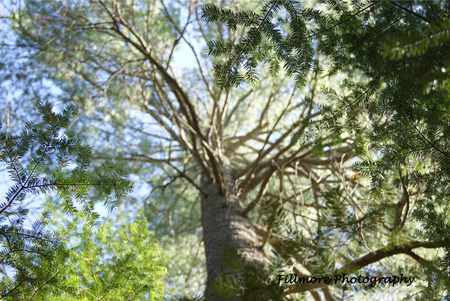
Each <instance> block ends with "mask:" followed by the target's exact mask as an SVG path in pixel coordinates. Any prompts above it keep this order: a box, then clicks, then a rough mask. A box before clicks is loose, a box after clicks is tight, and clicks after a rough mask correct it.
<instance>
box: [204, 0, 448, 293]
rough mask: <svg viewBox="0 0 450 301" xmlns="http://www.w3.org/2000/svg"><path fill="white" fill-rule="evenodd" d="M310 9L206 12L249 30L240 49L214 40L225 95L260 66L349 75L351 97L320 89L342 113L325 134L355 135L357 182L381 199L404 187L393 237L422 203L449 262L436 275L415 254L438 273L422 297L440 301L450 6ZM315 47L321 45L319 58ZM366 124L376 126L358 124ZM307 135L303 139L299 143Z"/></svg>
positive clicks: (359, 4)
mask: <svg viewBox="0 0 450 301" xmlns="http://www.w3.org/2000/svg"><path fill="white" fill-rule="evenodd" d="M304 4H305V2H302V1H283V0H281V1H279V0H273V1H267V2H266V3H265V4H264V5H263V8H262V10H261V12H260V13H259V14H255V13H250V12H230V11H227V10H223V9H220V8H219V7H217V6H214V5H206V6H204V8H203V18H204V19H205V20H206V21H208V22H211V21H216V20H219V21H222V22H224V23H225V24H227V26H228V27H229V28H230V30H237V27H236V24H237V25H241V26H242V27H244V29H245V30H246V35H245V38H244V39H242V40H241V41H238V42H237V43H235V44H233V43H230V44H226V45H225V44H221V43H220V42H218V41H210V42H209V44H208V46H209V53H210V54H211V55H213V56H222V58H224V61H223V62H219V63H218V64H216V65H215V75H216V76H217V77H218V78H219V83H220V84H221V85H222V87H223V88H225V89H229V88H230V87H231V86H232V85H239V84H241V83H243V82H253V81H254V80H255V79H256V78H257V75H256V73H255V71H254V70H255V69H256V65H257V64H258V63H263V64H265V65H267V66H268V67H269V68H270V70H272V73H274V75H275V74H276V72H275V71H277V70H279V69H280V65H282V66H283V68H284V69H285V71H286V72H287V73H288V74H295V75H296V80H295V84H296V85H300V86H301V85H302V84H303V78H304V77H303V76H302V75H303V74H305V72H307V71H309V70H313V69H314V68H316V69H317V70H321V71H323V74H324V77H328V78H332V76H336V75H341V76H342V75H345V76H346V78H345V80H344V81H343V82H342V83H343V85H342V88H343V89H346V90H347V91H349V92H348V93H345V94H344V95H343V94H342V93H340V92H339V91H336V90H333V89H326V90H323V91H321V92H322V94H323V95H324V96H326V97H327V98H328V99H329V100H331V101H332V103H333V104H334V106H333V107H322V110H321V115H322V116H323V118H322V119H321V122H320V123H319V124H320V126H319V127H321V128H322V129H323V128H327V129H329V130H331V131H333V132H335V133H339V132H341V131H342V130H343V129H344V128H345V127H347V128H348V127H350V129H351V132H352V133H353V135H354V136H353V137H354V139H355V145H354V146H355V149H356V152H357V155H358V156H359V157H360V158H361V159H362V161H360V162H359V163H357V164H355V165H354V166H353V169H354V171H355V172H356V175H358V177H361V176H368V177H370V178H371V184H372V190H371V192H372V196H373V197H375V198H378V199H381V198H382V196H383V193H382V192H383V191H385V190H386V189H388V186H389V185H390V184H393V185H394V186H395V187H397V188H400V189H403V197H402V198H401V200H400V201H399V202H398V203H397V204H396V207H397V208H396V210H397V213H396V218H395V221H394V225H393V227H392V228H391V230H394V232H395V231H396V230H398V229H399V227H402V226H403V224H404V223H405V220H406V219H407V217H408V214H409V213H410V205H411V202H410V199H409V196H410V195H411V194H415V195H420V196H421V198H420V200H419V201H418V205H419V206H417V207H416V209H415V210H414V211H413V213H412V215H413V216H414V217H415V218H416V219H417V220H419V221H420V222H421V223H422V225H423V229H424V232H425V233H422V235H424V236H425V237H427V238H429V239H430V240H431V241H433V242H435V243H437V244H439V245H441V246H444V248H445V252H446V255H445V256H443V257H442V258H439V259H436V260H435V261H434V264H435V265H434V267H432V264H431V262H428V261H427V260H424V259H423V258H421V257H419V256H417V255H416V254H414V253H412V252H411V253H410V255H412V256H413V258H414V259H415V260H417V261H419V262H420V263H421V264H422V265H423V266H424V267H425V269H426V270H427V271H428V272H429V275H430V276H429V285H428V287H427V288H426V289H425V290H424V291H423V293H424V296H422V297H424V298H426V296H428V297H435V296H436V294H437V293H438V292H441V293H442V290H444V291H445V290H448V289H449V288H450V281H449V280H450V274H449V271H450V269H449V268H450V266H449V264H450V260H449V259H450V219H449V214H448V212H449V210H450V207H449V206H450V194H449V191H450V189H449V186H450V185H449V184H450V178H449V170H450V126H449V125H450V119H449V116H450V115H449V108H450V97H449V96H450V94H449V87H450V85H449V84H450V81H449V77H448V72H449V68H450V64H449V62H450V61H449V47H448V45H449V42H450V27H449V26H450V22H449V17H450V16H449V11H450V4H449V1H430V0H426V1H334V0H322V1H316V5H315V7H308V6H304ZM232 20H235V21H234V23H233V21H232ZM312 45H317V50H318V55H317V56H316V57H313V56H312V54H311V47H312ZM224 56H225V57H224ZM241 73H243V74H244V75H242V74H241ZM361 117H364V118H367V119H366V120H367V121H368V122H369V123H370V124H371V126H369V127H366V128H362V127H361V126H358V125H357V120H358V119H361ZM302 136H303V137H304V134H303V133H294V135H293V138H294V140H299V139H301V138H302ZM373 154H377V156H376V158H375V159H374V155H373ZM392 172H394V173H397V176H392ZM390 174H391V175H390ZM437 267H438V268H437ZM440 284H441V285H443V287H442V286H440ZM447 297H448V295H447Z"/></svg>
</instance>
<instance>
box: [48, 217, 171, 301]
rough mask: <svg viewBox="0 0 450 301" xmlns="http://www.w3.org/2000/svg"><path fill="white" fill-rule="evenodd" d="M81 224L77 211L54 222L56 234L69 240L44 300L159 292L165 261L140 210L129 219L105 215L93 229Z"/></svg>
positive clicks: (145, 296)
mask: <svg viewBox="0 0 450 301" xmlns="http://www.w3.org/2000/svg"><path fill="white" fill-rule="evenodd" d="M55 214H56V213H55ZM60 218H62V217H60ZM80 224H81V225H83V221H82V219H81V218H80V217H79V216H77V217H75V218H74V219H73V220H72V221H70V222H64V223H63V224H61V225H59V226H58V233H59V235H61V236H62V237H65V238H66V239H67V240H68V241H70V243H69V242H68V243H66V246H67V248H68V249H69V251H68V252H69V257H68V259H67V261H66V263H65V266H66V269H65V271H64V277H62V278H61V281H60V283H58V285H57V286H54V287H53V288H52V290H51V293H50V294H42V298H43V300H61V299H63V300H161V299H162V298H163V296H164V294H165V293H166V291H165V284H164V282H163V281H162V279H163V278H164V274H165V273H166V268H165V267H164V265H165V264H166V261H165V258H164V256H163V254H162V250H161V249H160V248H159V247H158V245H157V244H156V242H155V241H154V235H153V233H151V232H149V230H148V228H147V221H146V218H145V217H144V216H143V214H142V212H140V213H139V216H138V218H137V219H136V220H135V221H134V222H133V223H129V222H128V221H127V220H124V219H123V218H122V219H119V220H114V221H113V220H105V221H104V223H103V225H102V226H100V227H98V229H96V230H95V229H93V228H92V227H89V226H88V225H86V224H84V225H83V226H81V227H80Z"/></svg>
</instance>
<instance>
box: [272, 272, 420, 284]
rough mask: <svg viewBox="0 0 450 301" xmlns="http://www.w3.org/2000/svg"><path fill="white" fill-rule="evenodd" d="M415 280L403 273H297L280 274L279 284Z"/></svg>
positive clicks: (403, 281)
mask: <svg viewBox="0 0 450 301" xmlns="http://www.w3.org/2000/svg"><path fill="white" fill-rule="evenodd" d="M413 281H414V277H404V276H403V274H400V275H399V276H395V275H393V276H387V277H377V276H363V275H359V276H346V275H345V274H341V275H335V276H334V277H330V276H298V275H297V274H287V275H285V274H279V275H278V285H281V284H283V283H289V284H308V283H325V284H331V283H333V284H338V283H342V284H356V283H359V284H368V285H370V286H371V287H374V286H375V285H377V284H382V283H384V284H392V286H395V285H396V284H402V283H405V284H406V286H410V285H411V284H412V283H413Z"/></svg>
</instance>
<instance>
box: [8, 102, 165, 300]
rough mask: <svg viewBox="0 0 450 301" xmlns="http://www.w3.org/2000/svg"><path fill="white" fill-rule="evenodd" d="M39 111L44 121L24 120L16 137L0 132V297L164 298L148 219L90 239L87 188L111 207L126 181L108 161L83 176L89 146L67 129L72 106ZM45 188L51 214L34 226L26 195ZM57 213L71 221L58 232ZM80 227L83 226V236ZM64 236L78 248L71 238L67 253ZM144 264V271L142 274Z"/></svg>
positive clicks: (41, 107) (90, 203)
mask: <svg viewBox="0 0 450 301" xmlns="http://www.w3.org/2000/svg"><path fill="white" fill-rule="evenodd" d="M38 109H39V111H40V114H41V115H42V122H35V123H31V122H30V123H27V125H26V127H25V129H24V130H23V131H22V132H21V135H20V136H14V135H13V134H12V133H3V132H2V133H0V140H1V141H2V148H1V157H0V159H1V162H2V163H3V164H4V165H6V167H7V170H8V172H9V175H10V177H11V179H12V180H13V185H12V187H11V188H10V189H9V191H8V193H7V195H6V200H5V202H3V203H2V204H1V206H0V207H1V209H0V222H1V226H0V243H1V244H0V254H1V255H0V256H1V264H2V273H3V275H2V278H1V279H0V294H1V298H2V299H4V300H19V299H20V300H60V298H62V297H64V299H65V300H66V299H73V300H80V299H81V298H82V299H83V300H93V299H95V300H99V299H100V298H104V297H105V296H107V295H108V294H110V295H113V296H110V297H109V299H113V298H118V299H122V298H125V297H126V298H127V299H129V300H132V299H135V298H137V297H146V298H147V299H149V300H150V299H151V300H158V299H161V298H162V295H163V293H164V283H163V282H162V281H161V280H160V279H161V278H162V277H163V274H164V271H165V269H164V267H163V266H162V265H163V261H162V260H163V258H162V257H161V251H160V250H159V249H158V247H157V246H156V244H155V243H154V242H152V235H151V234H150V233H149V232H148V229H147V227H146V222H144V221H145V219H141V221H140V222H136V223H134V224H132V225H129V226H127V227H124V226H122V227H121V229H120V228H119V223H116V226H115V227H116V229H117V228H119V229H120V231H116V233H112V227H111V226H109V227H108V226H103V227H101V228H100V229H99V230H98V233H96V235H95V236H94V231H93V229H92V225H93V223H94V221H95V220H96V219H97V213H96V212H95V211H94V202H93V198H92V197H93V195H90V196H89V195H88V193H89V194H91V190H92V188H95V189H96V191H97V193H98V195H99V196H100V197H101V199H102V200H104V204H105V206H107V207H109V208H110V209H111V210H112V208H113V207H114V206H115V205H116V204H117V203H118V202H119V200H120V198H122V197H123V196H124V194H125V193H127V192H129V191H130V190H131V188H132V185H131V182H130V181H128V180H125V179H123V176H124V174H123V171H121V170H120V169H119V168H116V167H114V166H112V165H111V164H106V163H105V164H103V166H102V168H103V172H102V173H101V174H98V176H97V177H94V176H91V175H89V174H88V172H87V168H88V166H89V163H90V158H89V155H90V148H89V147H88V146H85V145H81V144H80V142H78V141H77V140H75V139H74V136H73V134H72V133H70V131H66V129H67V126H68V125H69V124H70V122H71V119H72V118H73V116H74V114H75V108H74V107H73V106H68V107H66V108H65V109H63V110H62V112H61V113H60V114H57V113H54V112H53V111H52V106H51V105H50V103H48V102H47V103H40V104H39V105H38ZM73 159H74V160H73ZM72 160H73V161H74V162H76V163H75V164H72V162H73V161H72ZM50 191H56V192H57V196H56V197H55V198H53V202H52V201H49V202H50V203H49V205H48V206H46V207H47V209H49V208H50V207H51V208H52V211H53V214H51V213H50V212H49V210H45V211H44V212H43V213H42V217H41V218H40V219H38V220H36V221H33V218H30V217H29V211H30V208H29V207H30V204H29V203H27V202H26V199H27V197H28V195H29V194H35V195H37V194H42V193H43V194H48V192H50ZM75 200H76V201H77V203H78V205H79V206H78V209H77V208H76V206H75V203H74V201H75ZM80 209H82V211H79V210H80ZM57 212H63V213H65V215H66V217H67V215H69V214H70V215H71V216H73V217H75V219H74V220H73V221H72V222H71V223H68V222H62V224H60V227H62V228H64V227H66V228H64V229H59V231H57V232H54V231H51V228H52V226H54V225H55V224H54V222H51V219H52V218H55V217H56V216H57V215H58V213H57ZM30 224H31V228H30V227H29V225H30ZM68 225H70V227H68ZM79 225H84V228H83V229H82V230H81V231H80V230H79V229H77V226H79ZM69 229H70V232H69ZM77 231H78V232H79V233H77ZM67 235H70V236H71V238H76V237H78V244H76V243H74V242H73V241H72V246H71V248H70V249H69V248H68V247H67V243H65V242H64V241H63V240H65V239H64V238H63V237H64V236H67ZM67 240H69V239H67ZM121 240H123V241H125V242H127V244H123V243H120V241H121ZM142 267H145V270H144V271H140V269H141V268H142ZM91 277H92V278H93V279H90V278H91ZM90 281H93V283H94V284H93V285H92V286H91V284H90ZM100 281H101V284H100V283H99V282H100Z"/></svg>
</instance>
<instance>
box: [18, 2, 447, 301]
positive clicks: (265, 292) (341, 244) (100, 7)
mask: <svg viewBox="0 0 450 301" xmlns="http://www.w3.org/2000/svg"><path fill="white" fill-rule="evenodd" d="M330 3H331V2H330ZM238 4H239V8H240V9H245V8H248V9H249V10H250V9H252V8H254V7H252V5H251V4H247V3H245V2H242V1H239V2H234V1H229V2H226V3H225V2H223V3H221V5H222V6H223V7H224V10H218V11H217V14H216V17H214V18H215V19H214V18H212V19H209V21H212V22H213V23H205V22H203V21H202V20H201V18H200V16H199V14H201V13H200V6H199V3H197V2H182V1H180V2H176V1H174V2H170V5H169V3H165V2H156V1H145V2H139V1H135V2H131V3H129V2H125V1H100V0H99V1H77V2H76V3H73V2H57V1H48V2H45V5H43V4H42V2H36V1H25V2H23V5H21V6H20V10H19V9H16V10H14V11H12V12H11V21H12V24H13V28H14V30H15V32H16V33H17V34H18V36H19V37H18V39H17V41H16V43H15V44H14V45H13V46H14V47H19V46H23V48H24V49H26V52H25V53H26V55H27V58H28V59H30V60H31V61H32V62H33V64H36V65H38V68H40V70H43V71H45V72H47V74H48V77H47V79H48V80H50V81H51V82H52V84H53V85H55V86H57V87H59V89H60V90H61V94H62V98H63V99H66V100H67V101H75V102H77V103H78V104H79V105H81V106H83V108H84V110H85V111H84V113H85V114H84V115H82V116H81V117H80V120H83V121H84V123H78V125H77V126H79V127H80V128H83V127H84V130H83V132H84V133H85V134H86V135H87V134H95V135H94V136H91V139H95V141H93V143H92V145H93V148H94V149H95V157H96V158H99V159H103V158H111V157H114V158H115V159H117V160H120V161H122V162H124V164H126V165H127V167H129V168H131V169H132V170H135V171H136V174H137V176H138V177H141V178H142V179H144V181H142V182H141V183H142V186H138V190H139V191H142V194H141V195H140V197H143V196H145V193H146V192H147V197H148V202H147V212H148V216H149V217H152V218H151V220H152V222H153V227H155V229H156V231H157V232H156V233H157V234H158V235H167V236H166V237H167V238H166V239H165V241H166V242H167V243H180V242H185V243H187V244H188V246H192V244H193V243H195V239H192V238H193V237H196V236H197V237H199V236H200V234H202V237H203V239H202V243H203V245H204V250H205V257H206V270H207V274H208V276H207V281H206V291H205V297H206V299H207V300H214V299H217V300H223V299H231V298H236V299H249V298H254V299H269V298H273V299H277V298H282V297H283V296H285V295H292V294H295V293H301V292H308V294H310V295H311V296H313V298H315V299H321V298H322V296H323V297H325V298H326V299H332V298H333V294H341V293H342V291H343V290H345V287H342V286H341V285H337V286H330V287H328V286H325V285H317V284H305V285H302V286H300V285H297V286H292V287H287V288H282V287H278V286H277V285H276V284H275V283H273V282H271V278H270V277H269V276H270V274H271V273H278V272H277V269H284V270H286V271H287V270H290V271H293V272H295V273H297V274H298V275H324V274H326V275H335V274H342V273H353V272H356V271H359V272H360V273H364V274H367V275H373V274H374V273H376V274H379V275H381V274H386V273H387V271H389V270H390V271H398V267H399V266H403V267H404V271H405V273H406V271H407V272H408V273H409V274H410V275H420V271H419V270H418V268H417V265H416V264H414V263H412V262H411V261H410V259H408V258H406V257H398V256H396V260H389V261H388V260H383V259H385V258H388V257H392V256H395V255H397V254H400V253H408V254H410V252H411V250H413V249H416V248H419V247H425V248H435V247H437V246H438V245H436V244H434V243H431V242H427V241H419V240H417V238H416V237H413V236H411V235H403V234H404V233H412V231H413V230H414V229H417V225H416V223H414V222H413V221H411V220H410V219H409V218H407V217H408V216H409V215H408V213H406V214H405V215H401V216H400V217H401V218H400V222H399V221H398V218H397V216H398V211H399V210H398V208H397V207H396V206H395V204H396V203H398V200H401V199H403V198H402V196H406V195H408V196H410V193H409V192H408V190H405V189H403V187H400V188H398V187H395V185H387V186H386V187H385V188H384V190H383V191H379V194H378V196H377V197H374V196H373V194H371V193H370V187H364V184H368V179H365V178H359V174H356V175H355V174H354V173H353V172H351V171H350V169H349V166H350V164H351V162H352V161H351V159H352V158H353V157H355V155H357V156H363V155H364V152H365V147H362V146H366V145H364V144H363V143H366V142H367V141H368V140H366V137H367V135H368V134H367V133H368V132H369V133H370V132H372V131H373V128H374V127H377V126H378V125H379V124H380V123H381V122H383V121H384V120H383V119H382V120H378V121H376V119H371V118H370V117H372V115H370V113H371V112H370V111H369V110H367V109H366V108H364V106H363V104H362V103H355V105H354V106H352V110H355V112H356V111H358V112H360V115H358V116H360V117H359V118H348V119H347V118H344V117H346V116H344V114H343V112H344V111H345V110H341V105H340V104H341V103H340V102H336V101H335V99H336V97H340V98H343V99H348V97H344V96H348V95H350V94H351V93H350V91H351V90H350V89H353V88H362V87H364V86H366V87H368V88H370V87H371V86H370V84H369V85H367V84H366V85H364V75H363V73H362V72H360V73H357V72H355V73H354V74H355V75H357V76H359V77H360V78H361V83H352V82H348V81H347V82H346V81H345V78H346V77H345V73H342V75H339V74H337V73H331V74H330V76H328V77H326V79H327V80H328V81H325V80H324V79H323V76H324V75H328V74H329V71H330V70H332V69H330V70H329V69H328V68H326V64H327V63H331V62H333V60H334V58H335V57H336V56H334V57H324V56H323V54H324V53H325V54H326V51H328V50H327V49H324V47H326V46H328V47H332V45H333V44H332V43H331V42H329V43H328V44H326V43H319V42H320V41H319V40H314V39H310V38H311V36H312V37H314V36H315V34H316V32H315V29H316V28H314V27H313V25H314V24H312V23H311V21H312V20H318V21H320V22H321V23H318V24H319V25H320V26H322V25H323V26H325V25H326V24H329V25H330V26H329V27H326V28H327V29H330V28H331V29H333V28H339V25H340V23H339V22H341V21H345V20H344V19H345V18H346V17H348V13H345V14H343V15H344V17H342V18H343V19H342V20H339V21H338V22H337V23H336V22H334V19H333V18H335V17H336V16H337V17H339V16H340V15H339V14H338V13H336V12H335V11H333V10H332V9H334V8H336V10H337V9H338V8H339V4H336V5H335V6H332V7H331V9H330V8H329V10H328V11H326V15H324V14H321V13H320V12H319V11H318V9H320V8H321V7H320V6H311V7H315V8H316V9H314V8H311V9H306V10H305V11H301V14H300V13H297V12H298V6H297V5H296V4H293V2H283V1H280V2H268V3H267V4H266V5H265V6H264V7H263V9H262V13H261V14H257V13H254V12H246V13H235V11H234V10H232V9H234V8H236V6H237V5H238ZM253 5H255V4H253ZM374 5H375V4H374ZM282 8H284V9H285V10H284V9H282ZM329 11H331V13H329V14H328V12H329ZM343 11H344V12H346V10H343ZM356 12H358V10H356ZM363 12H365V10H363ZM212 13H214V12H211V14H212ZM356 15H359V14H356ZM220 16H222V17H220ZM289 16H296V18H293V19H292V22H291V23H289V22H288V21H289V20H288V19H289V18H288V17H289ZM360 16H361V18H362V19H363V18H364V17H370V15H364V14H362V15H360ZM272 17H274V18H272ZM216 21H226V24H225V25H224V24H223V23H221V22H216ZM328 21H329V23H326V22H328ZM311 24H312V25H311ZM242 25H245V26H250V27H251V28H250V30H249V31H248V32H247V31H246V30H245V28H243V27H242ZM288 25H289V26H291V28H294V30H291V31H290V32H288V31H286V30H285V28H287V27H288ZM261 31H263V33H264V34H265V35H266V36H267V37H269V39H267V38H265V37H264V35H263V34H261ZM271 37H275V38H273V40H272V41H270V38H271ZM213 39H215V40H216V41H217V42H216V44H211V43H210V44H209V46H210V51H211V53H212V54H218V55H221V54H227V52H226V51H227V50H226V49H229V47H234V48H232V49H234V50H232V51H231V53H232V54H235V53H238V55H237V58H238V59H237V62H238V64H237V65H236V64H235V63H236V62H235V61H233V60H236V59H235V56H232V58H233V59H232V60H231V62H228V63H225V64H222V65H219V68H216V75H221V74H225V78H222V79H221V80H219V81H218V82H217V81H216V80H215V79H214V78H213V75H212V74H210V73H209V71H208V70H209V68H211V67H212V65H213V63H215V62H218V61H220V58H210V57H208V56H206V55H205V52H204V50H205V49H206V41H210V40H213ZM199 41H200V42H199ZM316 41H319V42H316ZM259 42H263V44H262V46H261V47H254V45H259ZM300 42H301V43H300ZM232 45H234V46H232ZM252 45H253V46H252ZM273 45H275V46H273ZM289 45H291V46H289ZM222 46H223V47H222ZM14 47H13V49H14ZM177 47H184V48H185V49H189V50H190V52H191V55H192V56H191V58H192V61H193V62H194V64H193V66H188V67H186V68H185V69H184V71H183V70H180V69H179V68H178V69H177V64H179V62H180V60H177V54H176V50H177ZM286 47H287V48H286ZM289 47H290V48H289ZM222 48H223V49H222ZM224 49H225V50H224ZM214 51H216V52H215V53H213V52H214ZM266 54H269V56H267V55H266ZM267 57H269V58H270V60H269V61H270V62H271V68H259V66H258V62H260V61H261V59H264V58H267ZM185 60H187V59H186V58H185ZM242 60H243V62H244V67H245V68H247V69H246V73H245V74H244V75H242V76H241V75H239V73H238V71H240V70H239V67H238V66H239V62H241V61H242ZM284 61H286V62H287V63H286V64H285V66H286V67H285V70H283V69H282V68H278V66H279V64H278V62H284ZM236 66H237V67H236ZM230 68H231V70H232V73H231V75H233V76H228V75H226V74H229V73H228V72H229V70H230ZM277 69H279V72H278V73H277V76H276V77H272V76H271V75H274V74H275V71H276V70H277ZM335 70H336V72H337V71H339V69H335ZM344 71H345V70H344ZM257 73H258V74H259V75H260V78H261V80H262V81H261V82H263V83H264V85H262V84H259V85H256V86H254V87H250V86H248V85H245V86H243V87H241V88H233V86H235V85H236V84H237V83H239V82H240V79H241V78H244V79H247V80H254V79H255V76H256V74H257ZM293 74H295V76H296V81H295V83H294V84H292V82H291V81H290V80H289V76H290V75H293ZM230 78H231V79H234V81H232V82H231V84H229V85H228V86H226V85H225V84H226V83H227V82H228V79H230ZM343 81H344V83H346V85H343V86H342V85H341V82H343ZM218 84H219V85H218ZM222 87H226V88H229V89H223V88H222ZM373 89H375V88H373ZM320 91H328V92H329V93H319V92H320ZM360 95H361V94H360ZM364 95H365V94H362V96H359V97H364ZM352 97H353V95H352ZM354 97H356V98H357V99H359V98H358V96H357V94H355V95H354ZM329 112H334V113H335V114H336V112H338V113H339V114H338V115H337V116H336V117H335V119H337V117H338V116H339V115H340V116H342V118H340V119H342V123H340V124H335V125H334V126H333V127H331V128H330V127H326V128H324V127H321V124H323V123H322V122H323V121H324V120H326V119H327V116H326V113H329ZM339 121H341V120H339ZM86 129H87V130H86ZM293 132H295V133H296V134H295V137H297V138H301V141H302V144H301V146H300V147H299V145H298V143H297V142H296V141H295V139H294V140H291V137H290V136H291V133H293ZM167 167H170V168H167ZM410 171H411V168H409V167H405V168H404V170H403V171H402V173H398V172H397V171H396V173H394V172H389V173H386V174H385V175H384V176H386V177H387V176H390V177H393V178H398V179H401V178H402V177H403V175H404V174H405V173H409V172H410ZM168 179H169V180H168ZM145 182H147V183H150V184H147V185H146V183H145ZM187 187H189V188H187ZM150 189H153V194H152V195H150V196H148V192H149V191H150ZM138 197H139V196H138ZM418 197H419V194H414V193H412V194H411V198H410V200H411V202H406V203H407V204H409V205H410V208H413V207H414V204H413V203H414V201H415V200H416V198H418ZM407 211H408V210H407ZM400 213H402V211H401V212H400ZM380 229H382V230H380ZM399 229H401V230H402V231H404V232H401V233H402V235H399V234H398V233H400V232H399ZM183 247H184V248H185V249H188V250H189V249H193V250H194V252H192V253H191V254H190V253H187V254H188V255H191V256H190V257H191V258H194V259H195V258H199V256H198V255H199V254H200V255H201V253H200V252H198V251H197V250H198V249H197V248H189V247H186V245H184V246H183ZM421 255H422V254H421ZM423 255H424V256H425V255H426V253H425V252H423ZM178 256H179V255H178ZM175 258H176V257H173V258H172V262H173V265H172V267H173V266H175V265H176V263H175V262H176V259H175ZM200 258H201V257H200ZM381 260H383V262H382V264H380V261H381ZM363 268H365V269H364V270H363ZM170 271H172V273H176V272H175V271H174V269H171V267H170V266H169V274H170ZM192 271H194V272H192ZM197 271H201V270H199V269H198V270H194V269H191V272H190V273H188V274H187V275H183V278H184V279H183V278H181V279H180V278H178V283H180V282H182V281H183V280H188V279H194V280H191V281H195V280H196V279H195V278H192V276H193V275H194V274H195V272H197ZM199 274H200V275H201V273H199ZM180 280H181V281H180ZM187 283H190V282H189V281H187ZM318 289H320V290H321V291H322V293H323V294H320V293H318V292H317V290H318ZM353 289H354V290H355V291H356V292H357V293H359V294H365V293H368V294H372V295H373V294H376V293H379V291H380V288H379V287H375V288H368V291H367V292H365V291H364V289H365V288H364V287H354V288H353Z"/></svg>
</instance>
